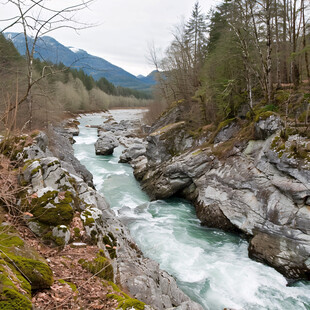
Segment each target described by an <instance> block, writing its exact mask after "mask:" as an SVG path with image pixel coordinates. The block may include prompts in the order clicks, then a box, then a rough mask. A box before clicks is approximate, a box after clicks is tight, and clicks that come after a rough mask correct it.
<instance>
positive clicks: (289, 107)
mask: <svg viewBox="0 0 310 310" xmlns="http://www.w3.org/2000/svg"><path fill="white" fill-rule="evenodd" d="M173 35H174V39H173V41H172V42H171V44H170V46H169V47H168V49H167V50H166V52H165V54H164V55H163V56H160V55H159V54H158V52H157V50H156V47H154V46H153V47H152V48H151V49H150V50H151V51H150V54H151V58H152V61H153V63H154V65H155V67H156V68H157V70H158V71H159V72H161V73H158V74H157V79H158V85H157V90H156V98H157V99H156V101H155V102H156V105H153V106H152V108H151V111H152V113H153V114H156V113H161V112H162V110H163V109H165V108H167V106H170V105H171V104H172V103H173V104H174V105H175V104H176V103H178V102H180V101H186V102H187V103H188V104H194V105H198V110H199V113H200V112H201V111H202V113H203V116H204V118H205V119H204V122H205V123H207V124H208V123H212V122H220V121H223V120H226V119H231V118H235V117H241V118H242V117H246V115H247V113H248V116H250V117H251V116H252V117H253V116H254V115H255V114H257V113H256V112H257V111H258V110H262V109H263V110H265V111H268V110H270V111H275V112H279V113H280V114H283V115H284V116H285V117H286V118H293V119H294V120H295V121H302V122H306V123H307V122H308V114H309V113H308V112H309V111H308V110H309V98H310V93H309V83H310V66H309V52H310V45H309V44H310V25H309V2H307V1H304V0H280V1H279V0H259V1H258V0H257V1H256V0H225V1H223V2H222V3H221V4H219V5H218V6H217V7H216V8H214V9H213V10H211V11H210V12H209V13H205V12H202V10H201V7H200V4H199V2H196V4H195V5H194V8H193V10H192V13H191V17H190V18H189V20H187V21H183V22H182V23H180V24H179V25H178V26H177V27H175V30H174V33H173ZM196 110H197V109H196Z"/></svg>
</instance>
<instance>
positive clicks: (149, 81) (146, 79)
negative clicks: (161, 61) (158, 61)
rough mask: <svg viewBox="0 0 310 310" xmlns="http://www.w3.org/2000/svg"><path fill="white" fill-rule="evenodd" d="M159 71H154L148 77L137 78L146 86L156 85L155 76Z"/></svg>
mask: <svg viewBox="0 0 310 310" xmlns="http://www.w3.org/2000/svg"><path fill="white" fill-rule="evenodd" d="M157 72H158V71H157V70H154V71H152V72H151V73H150V74H149V75H147V76H143V75H141V74H140V75H138V76H137V78H138V79H139V80H140V81H141V82H143V83H146V84H149V85H155V84H156V79H155V75H156V73H157Z"/></svg>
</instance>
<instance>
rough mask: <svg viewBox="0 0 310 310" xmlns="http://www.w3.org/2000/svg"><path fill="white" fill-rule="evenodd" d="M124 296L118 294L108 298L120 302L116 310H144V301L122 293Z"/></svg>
mask: <svg viewBox="0 0 310 310" xmlns="http://www.w3.org/2000/svg"><path fill="white" fill-rule="evenodd" d="M121 294H122V295H118V294H108V295H107V297H108V298H111V299H114V300H116V301H117V302H118V306H117V308H116V309H123V310H126V309H135V310H144V308H145V303H143V302H142V301H140V300H138V299H135V298H130V297H129V296H128V295H126V294H124V293H121Z"/></svg>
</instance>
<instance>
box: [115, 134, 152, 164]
mask: <svg viewBox="0 0 310 310" xmlns="http://www.w3.org/2000/svg"><path fill="white" fill-rule="evenodd" d="M145 152H146V145H145V143H143V142H141V141H140V140H138V141H137V140H135V141H134V143H133V144H132V145H131V146H129V147H128V148H127V149H125V150H124V151H123V153H122V155H121V156H120V160H119V162H120V163H128V162H131V161H132V160H134V159H136V158H138V157H140V156H143V155H144V154H145Z"/></svg>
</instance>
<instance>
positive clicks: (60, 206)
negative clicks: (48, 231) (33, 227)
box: [29, 191, 73, 226]
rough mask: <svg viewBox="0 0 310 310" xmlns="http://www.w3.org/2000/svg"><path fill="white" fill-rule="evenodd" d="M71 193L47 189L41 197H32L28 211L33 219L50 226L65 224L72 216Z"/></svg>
mask: <svg viewBox="0 0 310 310" xmlns="http://www.w3.org/2000/svg"><path fill="white" fill-rule="evenodd" d="M71 204H73V195H72V193H71V192H69V191H66V192H63V193H62V192H58V191H48V192H46V193H44V194H43V195H42V196H41V197H37V198H33V199H32V200H31V203H30V206H29V208H30V211H31V212H32V214H33V215H34V217H35V219H36V220H38V221H40V222H42V223H44V224H47V225H52V226H57V225H62V224H63V225H67V224H69V223H70V222H71V221H72V218H73V208H72V206H71Z"/></svg>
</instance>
